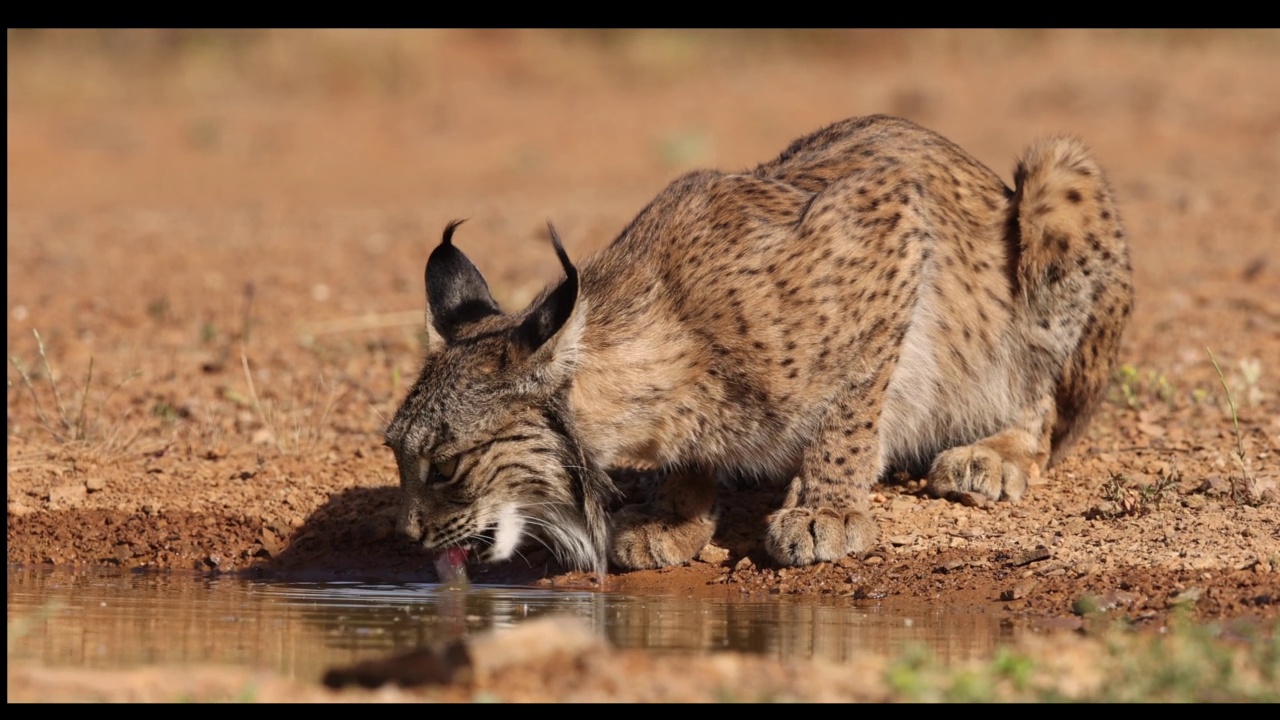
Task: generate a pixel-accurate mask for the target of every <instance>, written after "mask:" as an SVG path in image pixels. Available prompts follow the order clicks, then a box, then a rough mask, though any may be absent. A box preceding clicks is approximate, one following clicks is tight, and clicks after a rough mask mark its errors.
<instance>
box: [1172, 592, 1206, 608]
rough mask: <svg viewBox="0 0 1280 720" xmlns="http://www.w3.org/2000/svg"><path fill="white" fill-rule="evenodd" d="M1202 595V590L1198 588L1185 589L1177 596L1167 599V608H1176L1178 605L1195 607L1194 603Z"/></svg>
mask: <svg viewBox="0 0 1280 720" xmlns="http://www.w3.org/2000/svg"><path fill="white" fill-rule="evenodd" d="M1203 593H1204V590H1202V589H1200V588H1198V587H1193V588H1187V589H1186V590H1183V591H1182V592H1180V593H1178V594H1177V595H1174V596H1173V597H1171V598H1169V607H1176V606H1178V605H1195V604H1196V601H1197V600H1199V599H1200V596H1201V595H1202V594H1203Z"/></svg>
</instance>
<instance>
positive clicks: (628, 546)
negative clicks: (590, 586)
mask: <svg viewBox="0 0 1280 720" xmlns="http://www.w3.org/2000/svg"><path fill="white" fill-rule="evenodd" d="M715 497H716V476H715V473H714V472H712V471H709V470H688V471H675V472H672V473H670V474H667V475H666V476H664V477H663V478H662V479H661V481H660V484H659V485H658V487H657V488H656V490H655V491H654V492H653V496H652V497H651V498H650V500H649V502H647V503H644V504H635V505H627V506H625V507H623V508H622V509H620V510H618V511H617V512H616V513H614V514H613V518H612V521H613V539H612V541H611V542H610V548H609V555H610V559H611V560H613V562H614V563H615V564H617V565H618V566H620V567H624V568H631V569H636V570H642V569H650V568H660V567H667V566H670V565H682V564H684V563H686V562H689V560H691V559H693V556H694V555H697V554H698V551H699V550H701V549H702V548H703V547H704V546H706V544H707V543H708V542H710V540H711V536H712V535H713V534H715V530H716V521H715V514H714V505H715Z"/></svg>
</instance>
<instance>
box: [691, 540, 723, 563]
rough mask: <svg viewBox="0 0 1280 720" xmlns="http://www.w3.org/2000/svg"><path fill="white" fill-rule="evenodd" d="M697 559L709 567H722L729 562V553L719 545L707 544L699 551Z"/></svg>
mask: <svg viewBox="0 0 1280 720" xmlns="http://www.w3.org/2000/svg"><path fill="white" fill-rule="evenodd" d="M697 557H698V560H699V561H701V562H704V563H706V564H708V565H720V564H723V563H725V562H727V561H728V560H729V551H728V550H726V549H724V548H722V547H720V546H719V545H714V544H712V543H707V544H706V545H703V546H702V549H701V550H699V551H698V556H697Z"/></svg>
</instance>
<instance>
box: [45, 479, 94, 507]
mask: <svg viewBox="0 0 1280 720" xmlns="http://www.w3.org/2000/svg"><path fill="white" fill-rule="evenodd" d="M87 494H88V491H87V490H86V489H85V487H84V483H76V484H74V485H59V486H57V487H54V488H50V489H49V507H51V508H53V509H55V510H60V509H62V508H73V507H78V506H79V505H80V503H82V502H84V499H85V496H86V495H87Z"/></svg>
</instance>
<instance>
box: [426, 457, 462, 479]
mask: <svg viewBox="0 0 1280 720" xmlns="http://www.w3.org/2000/svg"><path fill="white" fill-rule="evenodd" d="M431 469H432V470H434V471H435V473H436V476H437V477H439V478H440V479H442V480H448V479H449V478H452V477H453V474H454V473H455V472H457V471H458V458H457V457H456V456H455V457H451V458H449V459H447V460H435V461H432V463H431Z"/></svg>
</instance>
